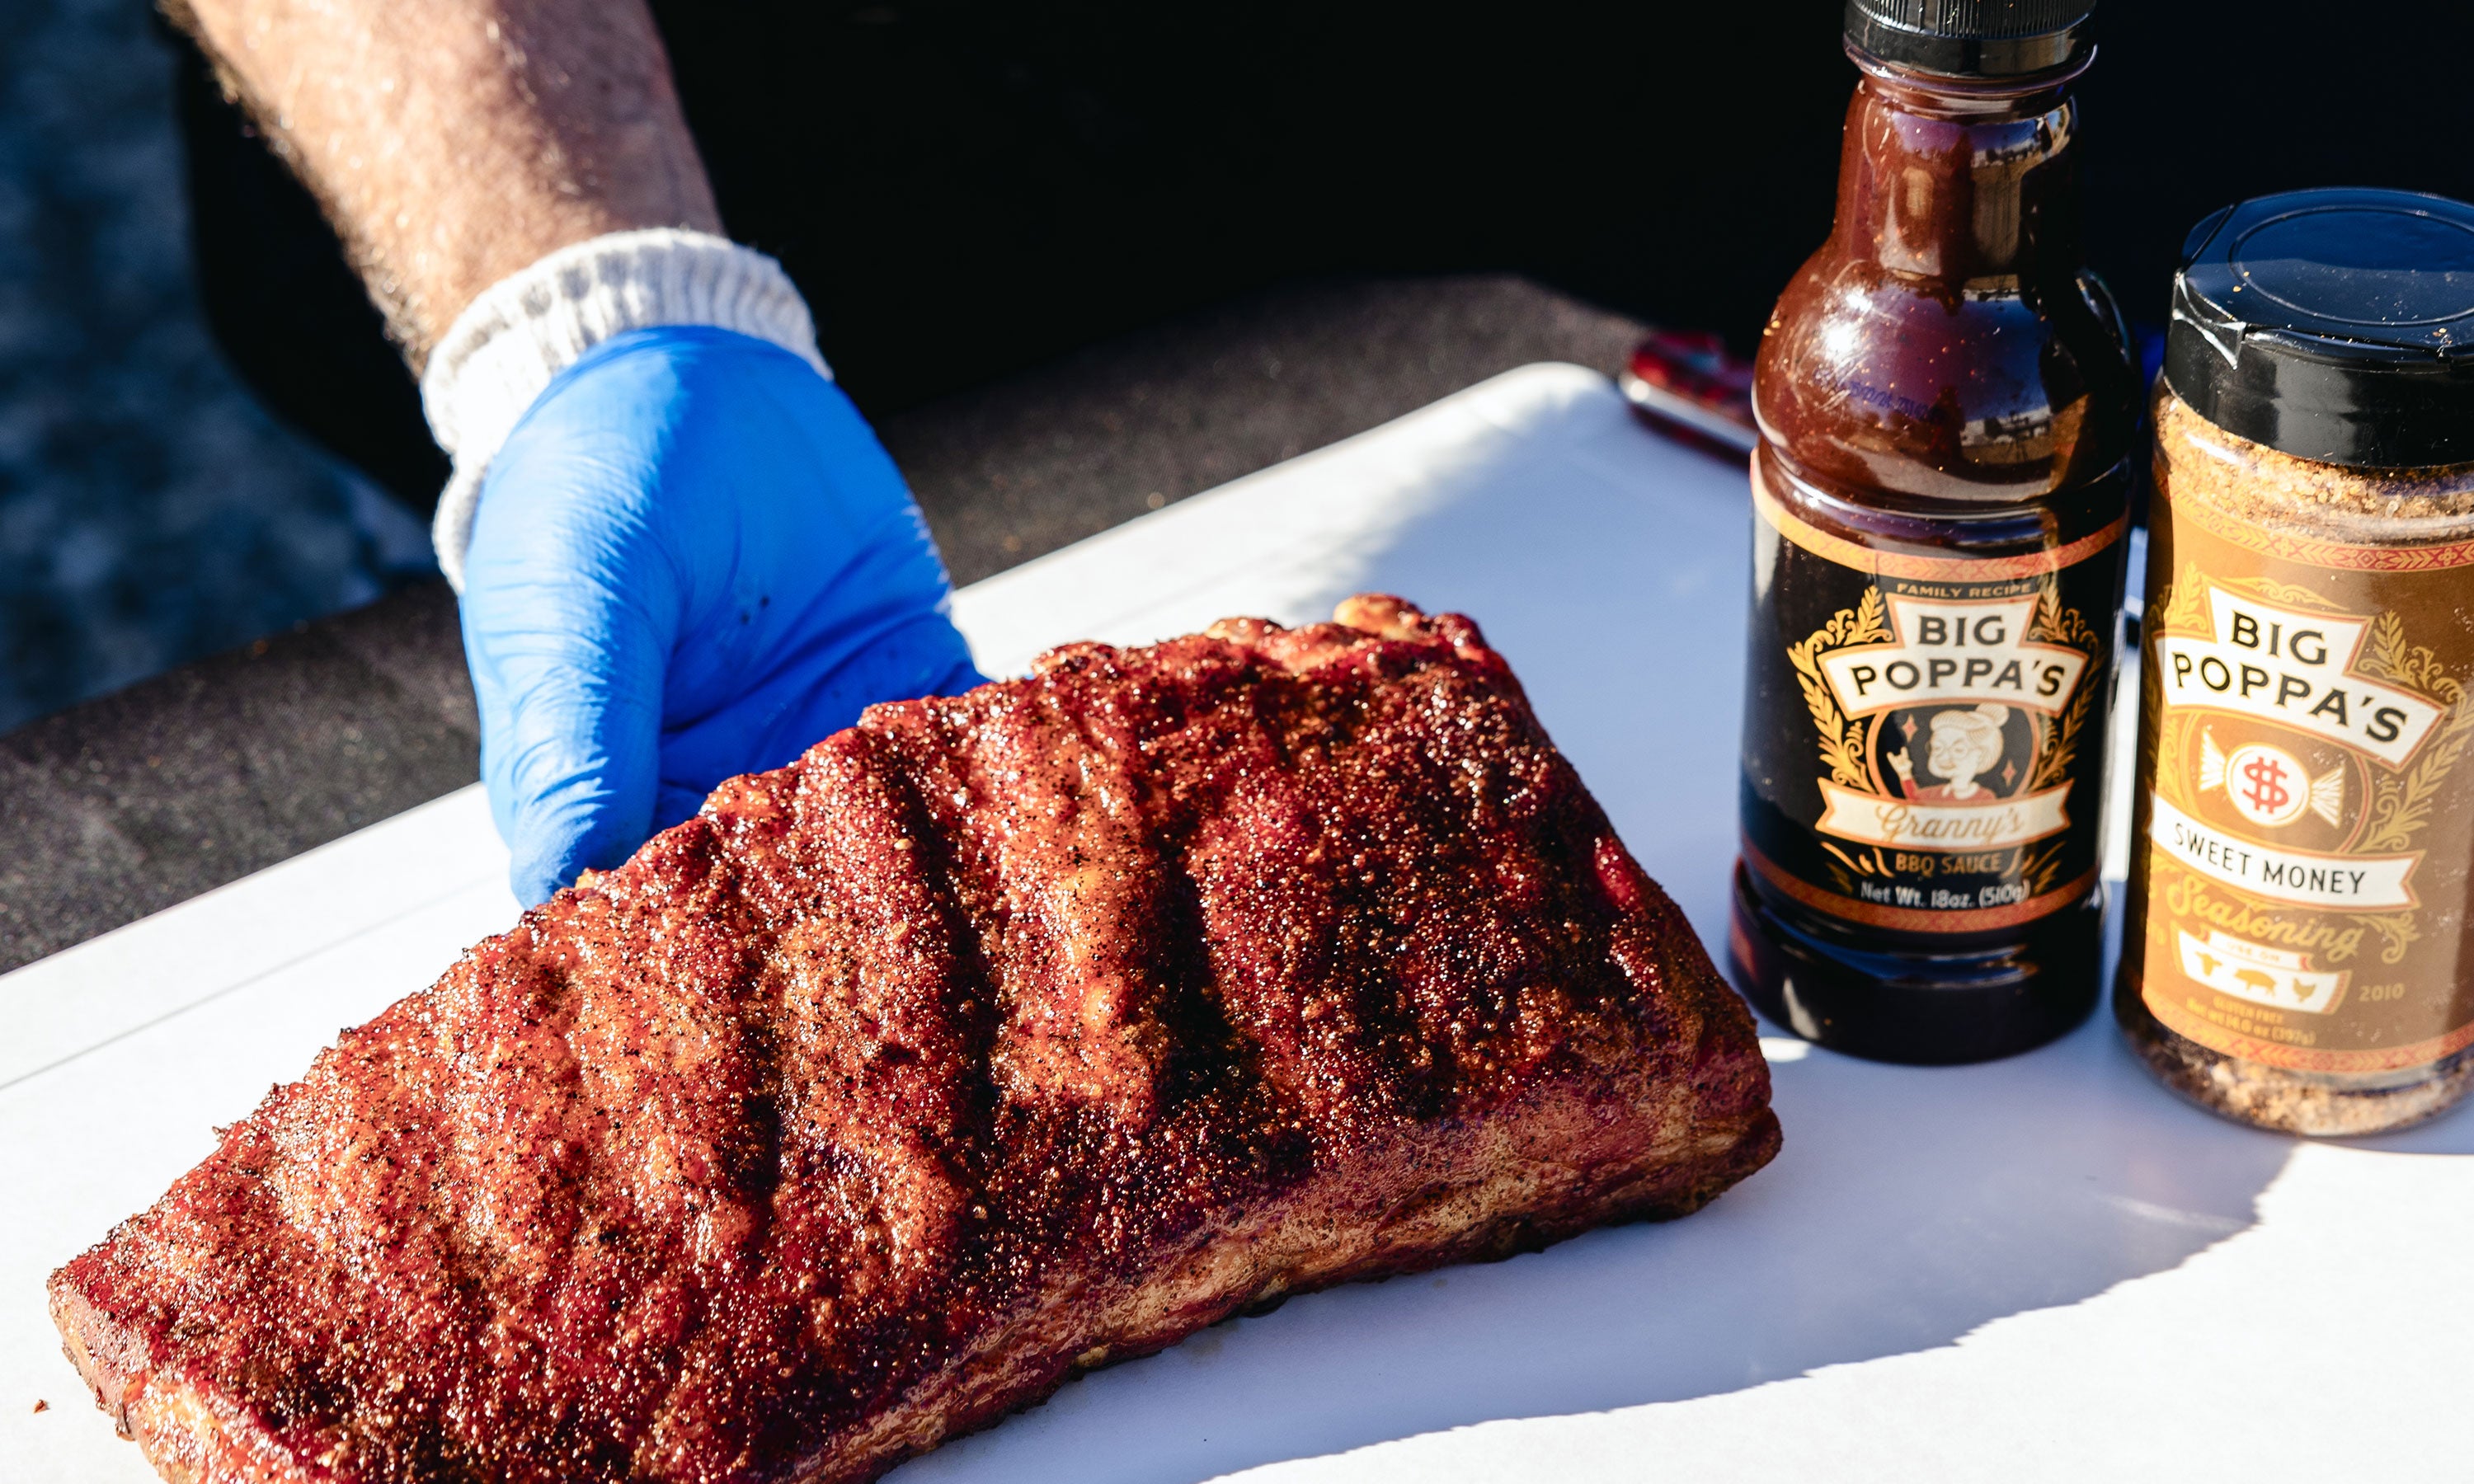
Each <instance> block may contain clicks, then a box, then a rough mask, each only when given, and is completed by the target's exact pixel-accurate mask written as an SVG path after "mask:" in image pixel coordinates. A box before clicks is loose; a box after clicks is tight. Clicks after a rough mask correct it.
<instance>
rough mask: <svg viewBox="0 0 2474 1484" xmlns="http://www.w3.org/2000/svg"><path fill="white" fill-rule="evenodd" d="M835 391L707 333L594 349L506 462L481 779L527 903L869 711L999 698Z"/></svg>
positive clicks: (781, 358)
mask: <svg viewBox="0 0 2474 1484" xmlns="http://www.w3.org/2000/svg"><path fill="white" fill-rule="evenodd" d="M950 595H951V592H950V588H949V586H948V585H947V582H946V577H945V569H944V566H943V564H942V563H941V562H939V561H938V560H937V556H936V549H935V546H934V543H933V542H932V541H931V540H930V539H929V536H928V530H927V527H926V525H925V524H923V523H922V521H921V520H920V517H919V511H918V508H917V507H916V506H914V505H913V504H912V503H911V500H910V491H909V490H908V489H907V488H905V486H904V484H903V481H902V475H901V474H900V472H899V471H897V470H896V469H895V468H894V467H893V461H892V460H891V459H889V458H887V457H886V456H885V450H884V448H883V447H881V446H880V445H879V444H878V443H877V441H876V438H875V435H874V434H872V433H871V432H870V431H869V430H868V426H867V424H866V423H865V422H864V421H863V420H861V418H860V415H859V411H858V409H857V408H855V407H853V406H852V405H851V403H850V399H849V398H848V397H846V396H844V395H842V393H841V390H840V389H839V388H838V387H837V386H835V385H834V384H833V383H832V382H830V381H828V380H826V379H825V378H824V377H822V376H820V375H818V374H817V373H816V372H815V371H814V370H813V369H812V368H811V367H809V366H808V365H807V364H806V363H805V362H803V361H801V360H800V359H799V358H798V357H796V356H794V355H791V354H790V353H789V352H788V351H786V350H782V349H780V348H778V347H774V346H771V345H767V344H765V343H764V342H763V341H761V340H755V339H751V338H749V337H747V336H745V335H740V334H735V333H732V332H730V331H727V330H719V329H713V328H708V327H703V326H670V327H662V328H654V329H641V330H634V331H630V332H628V333H626V334H623V335H619V336H617V337H615V338H613V339H611V340H608V341H605V342H604V343H602V344H601V345H598V346H595V347H594V348H593V349H591V350H589V351H587V352H586V353H585V355H584V356H583V357H582V358H581V359H580V360H578V361H577V362H576V363H575V364H574V365H573V366H570V367H569V368H568V369H567V371H564V372H563V373H561V374H560V375H559V377H558V378H557V379H556V380H555V381H552V382H551V383H550V384H549V387H548V389H547V390H546V391H545V392H544V393H543V394H542V395H541V396H540V398H539V399H538V400H537V401H535V402H534V403H533V404H532V406H531V408H530V410H529V411H527V412H526V413H525V414H524V417H523V420H522V421H521V423H519V424H518V425H517V427H516V429H515V431H514V433H513V434H511V435H510V436H509V437H508V439H507V441H506V443H504V444H503V445H501V446H500V447H499V449H498V451H497V455H496V457H495V458H493V459H492V461H491V463H490V466H489V473H488V475H487V477H486V478H485V479H484V481H483V483H482V486H481V496H480V505H479V509H478V512H477V514H476V515H475V517H474V520H473V539H472V545H471V546H470V548H469V549H468V551H467V553H466V556H465V566H464V598H463V624H464V648H465V654H466V656H467V658H469V660H470V661H471V664H472V670H473V688H474V690H475V692H476V693H477V695H478V697H479V700H480V706H481V774H482V778H483V779H484V781H486V782H487V784H488V785H489V791H490V807H491V811H492V813H493V815H494V816H495V817H496V819H497V825H498V832H499V834H500V835H502V836H503V837H504V838H505V839H506V841H507V844H508V846H509V848H510V849H511V850H512V851H513V853H514V857H515V859H514V866H513V870H512V878H513V884H514V886H515V889H516V895H517V896H518V897H519V898H522V900H523V901H524V902H525V903H526V904H527V905H530V904H532V903H536V902H539V901H541V900H542V899H543V898H546V897H548V896H549V895H550V893H552V892H554V891H556V890H557V889H558V888H559V887H561V886H564V885H566V884H568V883H569V882H571V881H572V880H574V878H575V875H576V873H577V872H578V871H580V870H583V869H585V868H588V867H591V868H604V867H609V866H614V865H617V864H618V862H620V861H622V860H624V859H625V858H626V857H627V855H628V854H629V853H630V852H632V851H633V850H635V849H636V847H637V846H638V845H640V844H642V843H643V840H644V839H645V837H646V836H647V835H649V834H650V833H651V832H652V831H654V830H656V829H660V828H663V827H665V826H669V825H673V824H676V823H678V822H679V821H681V820H683V819H686V818H688V817H689V816H690V815H691V814H693V813H694V812H695V810H696V808H697V806H698V805H699V804H700V803H702V802H703V801H704V797H705V795H706V794H707V793H708V792H709V791H711V789H712V788H713V787H714V785H715V784H716V783H718V782H720V781H721V780H722V779H723V778H728V777H730V776H732V775H733V774H738V773H746V772H750V771H753V770H756V769H760V768H770V767H776V766H779V765H781V764H783V763H786V762H788V761H790V760H791V759H792V758H794V757H796V756H798V755H799V754H800V753H802V752H804V751H805V750H806V749H807V748H808V747H809V746H810V745H811V744H813V743H814V742H816V741H818V740H819V739H821V738H823V737H825V736H826V735H827V734H829V733H831V732H833V731H835V730H838V729H840V728H843V727H847V726H849V725H850V724H851V723H852V722H853V721H855V720H856V719H857V718H858V716H859V713H860V709H861V707H862V706H866V705H868V704H869V703H871V702H877V701H889V700H898V699H903V698H907V697H911V696H920V695H928V694H931V693H950V692H953V691H956V690H959V689H963V688H967V687H968V686H971V685H975V684H977V683H979V682H980V676H979V673H978V671H976V670H975V669H973V668H972V665H971V657H970V651H969V649H968V647H967V646H965V645H964V643H963V642H962V636H961V635H960V634H958V632H956V630H955V628H954V626H953V624H952V622H951V621H950V620H949V619H948V617H947V609H948V601H949V598H950Z"/></svg>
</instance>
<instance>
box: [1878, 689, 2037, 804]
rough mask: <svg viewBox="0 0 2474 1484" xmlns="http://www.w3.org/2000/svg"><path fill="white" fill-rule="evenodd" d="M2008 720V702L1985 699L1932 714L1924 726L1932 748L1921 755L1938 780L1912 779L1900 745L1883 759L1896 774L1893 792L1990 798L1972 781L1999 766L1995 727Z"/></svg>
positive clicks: (1911, 767)
mask: <svg viewBox="0 0 2474 1484" xmlns="http://www.w3.org/2000/svg"><path fill="white" fill-rule="evenodd" d="M2009 720H2010V708H2009V707H2008V706H1997V705H1993V704H1991V703H1987V704H1985V705H1983V706H1973V707H1969V708H1965V709H1960V708H1956V707H1953V709H1950V710H1947V711H1938V712H1935V713H1934V715H1933V719H1932V722H1931V724H1930V731H1931V736H1932V746H1931V751H1930V752H1929V753H1928V754H1926V757H1925V766H1926V767H1927V768H1928V769H1929V770H1930V771H1931V773H1932V775H1933V776H1934V777H1936V778H1941V779H1942V781H1941V782H1939V783H1928V784H1919V783H1917V782H1916V768H1915V764H1914V762H1913V761H1911V760H1910V759H1909V758H1908V756H1907V752H1906V749H1904V748H1901V749H1900V750H1899V751H1897V752H1895V753H1891V754H1887V755H1886V756H1885V758H1884V759H1883V760H1884V761H1886V762H1888V763H1889V765H1890V767H1891V769H1892V771H1894V772H1896V773H1897V774H1898V776H1899V791H1900V792H1901V793H1903V794H1904V795H1906V796H1907V797H1908V798H1909V799H1916V800H1927V799H1929V800H1948V801H1951V802H1972V801H1975V800H1989V799H1992V798H1994V797H1996V796H1995V794H1994V792H1993V790H1992V789H1990V788H1987V787H1986V786H1984V785H1983V784H1981V783H1978V782H1977V778H1981V777H1982V776H1984V775H1985V774H1988V773H1991V772H1992V771H1993V770H1994V769H1995V768H1997V767H1999V766H2000V765H2001V752H2002V747H2003V743H2002V738H2001V729H2002V726H2003V725H2004V724H2005V723H2007V722H2008V721H2009Z"/></svg>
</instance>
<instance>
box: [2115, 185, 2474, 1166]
mask: <svg viewBox="0 0 2474 1484" xmlns="http://www.w3.org/2000/svg"><path fill="white" fill-rule="evenodd" d="M2183 256H2184V265H2183V268H2182V271H2181V273H2180V274H2179V275H2177V277H2176V279H2175V284H2174V298H2173V318H2172V323H2171V329H2170V330H2169V332H2168V339H2167V348H2166V361H2165V371H2164V374H2163V375H2162V376H2160V377H2159V378H2158V381H2157V384H2156V388H2155V392H2154V400H2153V411H2154V424H2155V429H2156V453H2155V474H2156V499H2155V503H2154V505H2153V508H2152V512H2151V515H2150V522H2149V524H2150V531H2149V546H2148V565H2147V609H2146V610H2145V633H2144V635H2143V644H2142V659H2143V664H2144V667H2145V670H2144V677H2143V683H2142V691H2143V706H2142V714H2141V723H2140V751H2139V774H2138V785H2137V794H2136V797H2137V801H2138V812H2137V819H2136V830H2137V832H2136V834H2135V835H2134V837H2133V838H2134V839H2136V840H2138V841H2140V842H2141V848H2140V849H2139V850H2137V851H2136V852H2135V859H2134V864H2133V870H2132V875H2131V886H2130V899H2129V904H2128V915H2127V927H2126V929H2125V934H2124V938H2123V947H2122V969H2121V972H2120V975H2119V978H2118V980H2117V983H2116V986H2115V999H2114V1003H2115V1011H2116V1015H2117V1017H2118V1018H2119V1019H2120V1020H2121V1022H2122V1027H2123V1029H2124V1030H2125V1032H2126V1033H2127V1034H2128V1036H2129V1039H2130V1041H2131V1044H2132V1045H2133V1046H2135V1047H2136V1048H2137V1049H2138V1051H2139V1052H2140V1054H2141V1055H2142V1056H2143V1057H2145V1058H2146V1059H2147V1062H2148V1064H2149V1065H2151V1066H2153V1067H2154V1068H2155V1069H2156V1071H2157V1073H2158V1074H2159V1075H2160V1076H2161V1077H2163V1078H2164V1080H2165V1082H2166V1083H2167V1084H2168V1085H2169V1086H2171V1087H2172V1088H2173V1089H2176V1090H2177V1091H2179V1092H2182V1093H2183V1094H2185V1095H2187V1096H2189V1097H2191V1098H2192V1099H2194V1100H2195V1101H2197V1102H2199V1103H2200V1104H2202V1105H2204V1106H2206V1107H2208V1108H2211V1109H2214V1110H2216V1111H2218V1112H2219V1113H2226V1114H2229V1115H2231V1116H2233V1117H2235V1118H2239V1119H2243V1120H2244V1121H2247V1122H2250V1123H2254V1124H2258V1125H2261V1126H2263V1127H2266V1128H2272V1129H2281V1130H2287V1131H2290V1132H2292V1133H2297V1134H2321V1135H2331V1134H2333V1135H2342V1134H2366V1133H2371V1132H2374V1131H2377V1130H2381V1129H2389V1128H2394V1127H2396V1126H2398V1125H2400V1124H2405V1123H2411V1122H2413V1121H2415V1120H2417V1119H2420V1118H2425V1117H2428V1116H2430V1115H2431V1114H2433V1113H2438V1111H2440V1110H2441V1109H2443V1108H2446V1107H2447V1106H2449V1105H2450V1104H2451V1103H2453V1102H2455V1101H2456V1100H2457V1099H2458V1098H2459V1097H2461V1096H2462V1095H2463V1093H2464V1091H2465V1089H2466V1086H2467V1082H2468V1079H2469V1078H2470V1077H2474V945H2469V944H2468V943H2467V941H2466V936H2465V926H2466V921H2465V914H2466V905H2467V896H2468V877H2469V867H2474V758H2468V757H2467V756H2466V755H2465V754H2466V744H2467V741H2468V738H2469V736H2474V701H2469V699H2468V696H2467V688H2468V686H2469V684H2474V206H2469V205H2466V204H2465V203H2460V202H2454V201H2448V200H2443V199H2440V198H2438V197H2431V196H2420V195H2413V194H2410V193H2406V192H2401V191H2375V190H2319V191H2300V192H2293V193H2290V194H2286V195H2279V196H2268V197H2262V198H2260V199H2259V200H2256V201H2250V202H2245V203H2242V204H2240V205H2236V206H2232V207H2228V208H2226V209H2224V210H2222V211H2219V212H2218V213H2217V214H2216V215H2214V216H2212V217H2210V218H2208V219H2207V220H2206V221H2204V222H2202V223H2201V224H2200V225H2199V227H2197V228H2196V229H2195V231H2194V232H2193V233H2192V235H2191V239H2190V241H2189V242H2188V243H2187V244H2186V246H2185V249H2184V253H2183Z"/></svg>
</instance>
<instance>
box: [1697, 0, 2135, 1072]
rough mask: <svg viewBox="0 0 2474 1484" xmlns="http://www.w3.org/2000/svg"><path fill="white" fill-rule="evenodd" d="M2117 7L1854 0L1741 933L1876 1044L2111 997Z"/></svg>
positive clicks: (1763, 581) (2124, 467)
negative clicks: (2106, 283)
mask: <svg viewBox="0 0 2474 1484" xmlns="http://www.w3.org/2000/svg"><path fill="white" fill-rule="evenodd" d="M2091 4H2092V0H1849V4H1848V6H1847V12H1846V43H1847V51H1848V54H1849V56H1851V57H1852V58H1853V59H1854V60H1855V61H1856V66H1857V67H1858V68H1859V69H1860V70H1861V71H1862V73H1863V78H1862V80H1861V81H1860V82H1859V83H1858V84H1857V85H1856V97H1855V101H1854V102H1853V103H1852V104H1851V105H1850V107H1849V108H1848V113H1847V128H1846V136H1845V144H1844V147H1843V153H1842V155H1841V156H1840V163H1839V179H1838V214H1837V222H1836V226H1835V227H1834V228H1833V229H1832V231H1831V238H1830V240H1829V242H1828V243H1827V244H1826V245H1825V246H1823V248H1822V249H1821V250H1820V251H1818V252H1815V253H1814V254H1813V255H1812V257H1811V258H1810V259H1809V260H1808V261H1807V263H1806V264H1805V265H1804V268H1803V269H1802V271H1801V272H1799V273H1798V274H1797V275H1796V276H1795V278H1794V280H1793V281H1792V282H1791V283H1789V284H1788V285H1787V289H1786V292H1785V294H1784V295H1783V297H1782V298H1781V299H1779V303H1778V307H1777V309H1776V310H1775V311H1773V312H1772V314H1771V317H1770V322H1769V325H1768V328H1767V329H1766V331H1765V332H1764V334H1763V336H1762V340H1761V348H1760V354H1759V357H1758V364H1757V370H1756V374H1755V380H1754V390H1753V398H1754V411H1755V416H1756V419H1757V420H1758V424H1759V431H1760V442H1759V446H1758V449H1757V450H1756V451H1755V453H1754V457H1753V474H1752V478H1753V503H1754V509H1755V517H1754V521H1755V523H1754V555H1753V601H1752V626H1751V628H1752V636H1751V654H1750V656H1749V663H1748V665H1747V673H1746V681H1745V698H1744V731H1743V780H1742V794H1741V823H1742V855H1741V857H1740V859H1739V860H1738V862H1737V864H1736V869H1735V880H1734V922H1733V930H1732V931H1731V932H1730V934H1729V940H1730V943H1729V947H1730V957H1731V959H1732V961H1733V967H1734V970H1735V974H1736V977H1737V980H1738V982H1739V983H1740V984H1741V985H1742V986H1743V988H1744V989H1745V991H1746V992H1747V993H1749V994H1750V996H1751V998H1752V1000H1753V1002H1754V1003H1755V1004H1756V1005H1758V1007H1760V1009H1761V1011H1762V1013H1763V1014H1765V1015H1767V1016H1768V1017H1770V1018H1771V1019H1772V1020H1773V1021H1775V1022H1777V1023H1778V1024H1781V1025H1783V1026H1785V1027H1788V1028H1789V1029H1791V1030H1793V1031H1795V1032H1796V1033H1797V1034H1798V1035H1801V1036H1803V1037H1805V1038H1806V1039H1807V1040H1809V1041H1818V1042H1819V1043H1821V1044H1823V1045H1827V1046H1831V1047H1835V1048H1838V1049H1841V1050H1845V1051H1849V1052H1853V1053H1855V1054H1856V1055H1859V1056H1868V1057H1876V1058H1880V1059H1883V1060H1888V1061H1899V1062H1936V1063H1946V1062H1970V1061H1981V1060H1985V1059H1989V1058H1992V1057H1999V1056H2006V1055H2009V1054H2011V1053H2013V1052H2017V1051H2023V1050H2025V1049H2027V1048H2028V1047H2030V1046H2034V1045H2038V1044H2040V1043H2042V1042H2044V1041H2050V1040H2051V1039H2052V1038H2054V1037H2056V1036H2059V1035H2061V1034H2062V1033H2063V1032H2065V1031H2067V1030H2069V1029H2070V1028H2071V1027H2072V1026H2074V1025H2075V1024H2077V1023H2078V1022H2079V1021H2080V1020H2081V1019H2082V1018H2083V1017H2085V1016H2086V1015H2087V1013H2088V1011H2089V1010H2090V1009H2091V1008H2093V1006H2094V1005H2095V1002H2096V997H2097V990H2098V983H2097V981H2098V968H2099V966H2098V957H2099V926H2100V922H2101V919H2102V915H2103V893H2102V891H2101V889H2100V887H2099V885H2098V857H2099V854H2100V851H2099V848H2098V835H2099V825H2100V818H2099V816H2100V812H2101V806H2102V801H2103V795H2104V743H2105V732H2106V715H2107V712H2108V710H2109V703H2110V701H2111V699H2112V685H2113V676H2114V651H2115V643H2116V634H2115V630H2116V626H2117V615H2118V613H2119V611H2120V608H2121V598H2122V552H2123V547H2124V542H2123V539H2122V538H2123V536H2124V534H2125V530H2126V527H2127V508H2128V500H2127V496H2128V493H2129V491H2130V490H2131V488H2132V485H2131V481H2132V477H2133V472H2134V465H2133V463H2132V458H2133V453H2134V449H2135V448H2136V446H2137V431H2138V427H2139V419H2140V395H2139V387H2138V375H2137V372H2136V371H2135V369H2134V367H2133V364H2132V361H2131V359H2130V355H2129V351H2128V347H2127V345H2126V341H2127V338H2128V337H2127V335H2126V334H2125V333H2124V331H2123V329H2122V324H2121V321H2120V317H2119V315H2118V314H2117V313H2116V312H2115V311H2114V310H2113V308H2112V304H2111V300H2110V299H2109V298H2108V297H2107V296H2106V295H2105V294H2104V292H2103V290H2102V288H2101V286H2100V285H2098V283H2097V282H2096V280H2095V279H2094V278H2093V277H2091V276H2090V275H2087V274H2086V273H2085V272H2084V271H2083V270H2082V268H2081V266H2080V262H2079V235H2078V193H2077V184H2076V180H2075V172H2076V167H2075V162H2074V154H2075V152H2074V143H2075V141H2076V138H2077V132H2078V114H2077V110H2076V108H2074V106H2073V104H2072V101H2071V96H2070V84H2071V82H2072V80H2073V79H2074V78H2075V77H2076V76H2077V75H2078V74H2079V73H2080V72H2081V71H2082V70H2084V69H2085V68H2086V66H2087V64H2088V62H2089V60H2091V59H2092V58H2093V56H2094V54H2095V49H2094V46H2093V44H2092V42H2091V41H2090V40H2089V37H2088V18H2089V11H2090V8H2091Z"/></svg>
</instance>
